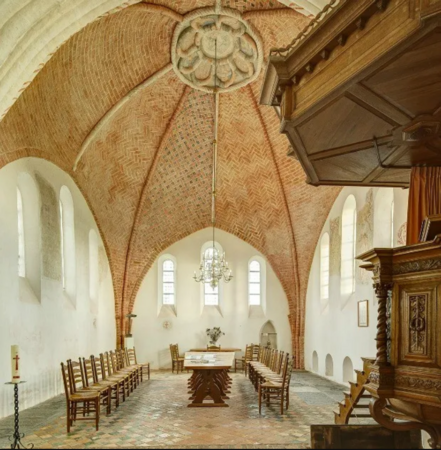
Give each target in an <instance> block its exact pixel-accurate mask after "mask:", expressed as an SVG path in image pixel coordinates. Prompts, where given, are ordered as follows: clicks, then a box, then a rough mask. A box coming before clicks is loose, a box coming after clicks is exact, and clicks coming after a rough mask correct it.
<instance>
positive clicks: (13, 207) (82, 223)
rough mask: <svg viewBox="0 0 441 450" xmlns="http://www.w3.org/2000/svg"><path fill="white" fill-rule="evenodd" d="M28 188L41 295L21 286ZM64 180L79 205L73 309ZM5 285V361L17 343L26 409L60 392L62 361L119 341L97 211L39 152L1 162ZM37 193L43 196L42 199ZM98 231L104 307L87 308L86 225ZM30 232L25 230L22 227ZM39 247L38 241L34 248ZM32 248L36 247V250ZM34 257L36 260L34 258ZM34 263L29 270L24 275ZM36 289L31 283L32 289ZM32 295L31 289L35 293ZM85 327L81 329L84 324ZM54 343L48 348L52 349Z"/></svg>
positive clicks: (0, 367)
mask: <svg viewBox="0 0 441 450" xmlns="http://www.w3.org/2000/svg"><path fill="white" fill-rule="evenodd" d="M18 186H19V187H20V189H21V191H22V192H23V203H24V210H25V211H24V224H25V228H26V226H27V225H29V224H28V223H27V222H28V220H29V219H28V217H26V213H27V212H29V211H30V210H29V208H28V211H26V193H25V192H26V190H27V189H29V191H30V194H32V196H31V198H32V201H33V202H34V206H35V208H34V209H31V211H32V215H31V216H32V217H31V220H32V221H33V223H32V226H34V225H35V217H37V218H38V217H39V220H37V226H36V227H35V229H34V230H31V231H28V233H27V234H28V235H30V234H32V233H35V234H36V233H37V232H36V231H35V230H38V229H39V230H40V239H39V240H38V241H37V242H38V244H39V247H40V248H39V252H40V255H39V257H38V255H36V256H35V258H33V259H35V261H36V263H35V264H36V267H37V269H38V261H40V277H39V279H38V277H37V278H36V280H35V282H36V283H38V282H39V283H40V295H41V301H38V302H37V301H35V299H33V298H31V292H29V291H28V290H23V289H22V286H21V283H20V277H19V276H18V272H17V255H18V246H17V187H18ZM62 186H66V187H67V188H68V189H69V191H70V193H71V197H72V202H73V205H74V208H75V219H74V220H75V223H74V227H75V247H76V248H75V254H76V260H77V268H78V269H77V273H76V308H75V309H74V308H72V307H71V306H69V303H68V302H66V301H64V299H63V296H64V292H63V288H62V283H61V270H60V266H61V258H60V252H61V249H60V234H59V229H60V223H59V211H58V208H59V196H58V193H59V192H60V191H61V188H62ZM0 192H1V193H2V195H1V196H0V209H1V211H2V215H1V217H0V228H1V230H2V233H0V248H1V249H2V258H0V286H2V289H3V290H4V289H5V288H6V287H7V289H8V295H7V296H5V295H0V311H2V314H1V315H0V342H2V344H3V345H2V346H0V360H3V361H6V360H8V359H9V358H10V346H11V345H14V344H16V345H19V347H20V357H21V363H22V366H21V369H22V370H21V376H22V377H23V379H26V380H27V382H26V384H24V385H23V387H22V388H21V389H23V391H22V400H21V402H20V407H21V408H23V409H26V408H28V407H31V406H34V405H35V404H38V403H40V402H42V401H44V400H46V399H48V398H51V397H54V396H56V395H58V394H60V393H62V392H63V387H62V383H60V382H59V381H60V362H61V361H66V360H67V359H69V358H78V356H79V355H82V356H87V355H90V354H96V353H99V352H103V351H106V350H109V349H112V348H114V347H115V341H116V332H115V302H114V296H113V284H112V278H111V277H110V276H109V274H110V270H109V262H108V260H107V257H106V256H105V252H104V251H103V244H102V242H101V239H100V237H99V232H98V228H97V225H96V223H95V220H94V218H93V215H92V213H91V211H90V209H89V207H88V205H87V203H86V201H85V199H84V197H83V196H82V194H81V192H80V190H79V189H78V188H77V186H76V185H75V183H74V181H73V180H72V179H71V177H70V176H69V175H68V174H67V173H65V172H64V171H62V170H61V169H60V168H58V167H57V166H56V165H54V164H52V163H50V162H48V161H45V160H43V159H40V158H22V159H19V160H16V161H14V162H11V163H9V164H7V165H5V166H4V167H2V168H1V169H0ZM37 200H38V201H37ZM90 230H94V232H95V233H96V236H97V241H98V244H99V254H100V255H103V256H101V257H100V261H101V263H100V264H101V265H105V270H100V273H102V277H100V291H99V296H98V302H99V314H98V315H95V314H92V313H91V311H90V295H89V280H88V279H89V271H88V267H89V264H88V259H89V232H90ZM25 232H26V229H25ZM37 248H38V247H37ZM35 252H36V253H38V251H37V249H35ZM27 259H28V260H29V252H28V255H27ZM29 263H30V264H31V261H29ZM33 269H34V265H33V264H32V267H30V269H28V270H26V276H29V273H30V272H32V270H33ZM32 290H33V289H32ZM32 295H33V294H32ZM79 330H81V331H79ZM48 349H50V351H48ZM0 378H1V379H4V380H8V379H9V378H10V368H9V367H8V366H7V364H0ZM0 398H2V399H4V402H1V403H0V418H1V417H5V416H8V415H10V414H12V412H13V401H12V396H11V390H10V389H8V388H7V387H5V386H4V385H0Z"/></svg>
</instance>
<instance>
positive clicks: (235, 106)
mask: <svg viewBox="0 0 441 450" xmlns="http://www.w3.org/2000/svg"><path fill="white" fill-rule="evenodd" d="M212 4H213V3H212V1H204V0H193V1H188V2H185V5H186V8H185V10H183V9H182V7H180V6H179V5H181V3H177V2H175V1H172V0H161V1H159V0H156V1H153V2H150V3H140V4H137V5H133V6H129V7H127V8H125V9H122V10H121V11H119V12H117V13H114V14H112V15H108V16H105V17H103V18H101V19H100V20H98V21H95V22H93V23H91V24H90V25H88V26H86V27H85V28H84V29H83V30H81V31H80V32H78V33H77V34H75V35H74V36H73V37H72V38H71V39H69V40H68V41H67V42H66V43H65V44H64V45H63V46H62V47H61V48H60V49H59V50H58V51H57V52H56V53H55V54H54V55H53V57H52V58H51V60H50V61H49V62H48V63H47V64H46V65H45V66H44V68H43V69H42V70H41V71H40V72H39V73H38V75H37V76H36V77H35V79H34V81H33V82H32V83H31V84H30V85H29V87H28V88H27V89H26V90H25V91H24V92H23V94H22V95H21V96H20V97H19V99H18V100H17V101H16V102H15V104H14V105H13V106H12V108H11V109H10V110H9V112H8V113H7V115H6V116H5V117H4V119H3V120H2V122H1V123H0V167H2V166H4V165H6V164H7V163H9V162H11V161H14V160H16V159H18V158H23V157H27V156H35V157H40V158H44V159H46V160H49V161H51V162H53V163H54V164H56V165H57V166H59V167H60V168H61V169H63V170H65V171H66V172H67V173H68V174H69V175H71V176H72V178H73V179H74V180H75V182H76V184H77V185H78V187H79V188H80V190H81V191H82V193H83V194H84V196H85V198H86V200H87V202H88V204H89V206H90V208H91V210H92V212H93V214H94V217H95V219H96V221H97V224H98V227H99V229H100V232H101V235H102V238H103V241H104V243H105V246H106V251H107V255H108V257H109V261H110V267H111V270H112V277H113V283H114V291H115V301H116V305H115V308H116V317H117V330H118V336H119V338H121V337H122V336H123V335H124V329H123V327H124V320H123V318H124V315H125V314H127V313H128V312H129V311H131V310H132V308H133V305H134V301H135V297H136V293H137V290H138V288H139V286H140V283H141V281H142V278H143V277H144V275H145V274H146V272H147V270H148V269H149V268H150V267H151V266H152V264H153V262H154V260H155V258H156V257H157V256H158V254H159V253H160V252H161V251H163V250H164V249H165V248H167V247H168V246H169V245H171V244H172V243H173V242H176V241H177V240H179V239H182V238H184V237H185V236H188V235H189V234H191V233H193V232H195V231H197V230H199V229H202V228H204V227H207V226H209V225H210V180H211V164H212V161H211V141H212V135H213V104H212V101H213V100H212V96H210V95H209V94H205V93H204V92H200V91H196V90H193V89H192V88H190V87H188V86H186V85H184V84H183V83H182V82H181V81H180V80H179V79H178V78H177V76H176V75H175V73H174V72H173V71H172V70H168V71H167V70H164V73H161V76H156V77H155V74H157V73H158V72H159V71H161V70H162V69H164V68H167V66H168V65H170V47H171V39H172V35H173V31H174V29H175V27H176V25H177V23H179V22H178V21H177V20H178V19H179V17H180V15H181V14H185V13H188V12H190V11H191V10H192V9H196V8H200V7H204V6H211V5H212ZM173 5H176V10H173V7H174V6H173ZM223 5H224V6H228V7H231V8H236V9H238V10H239V11H240V12H241V13H243V17H244V19H246V20H247V21H249V22H250V23H251V24H252V25H253V26H254V28H255V29H256V32H258V33H259V34H260V37H261V40H262V42H263V48H264V55H265V56H266V55H268V53H269V49H270V48H271V47H280V46H283V45H286V44H288V43H289V42H290V41H291V40H292V38H293V37H294V36H295V35H296V34H297V33H298V32H299V31H300V30H301V29H302V28H303V27H304V26H305V25H306V24H307V22H308V20H309V19H308V18H306V17H305V16H303V15H301V14H299V13H298V12H296V11H294V10H292V9H289V8H283V7H282V8H281V5H280V3H278V2H275V1H271V0H261V1H253V2H250V1H246V0H242V1H239V0H236V1H232V0H228V1H226V0H224V1H223ZM181 6H182V5H181ZM151 77H153V78H152V79H151V83H150V84H148V83H147V85H146V86H145V87H144V88H142V89H139V90H137V91H135V93H134V94H133V95H131V96H130V97H129V98H127V100H126V102H125V103H124V104H123V105H122V106H121V107H119V108H115V110H114V111H113V113H112V114H110V113H109V114H107V113H108V112H109V111H112V108H113V107H114V106H115V105H116V104H117V103H118V102H120V101H121V100H122V99H124V98H125V97H126V96H127V95H128V93H129V92H131V91H132V90H133V89H134V88H136V86H138V85H140V84H142V83H144V82H145V81H146V80H148V79H150V78H151ZM262 79H263V74H261V75H260V76H259V78H258V79H257V80H256V81H254V82H253V83H252V84H250V85H248V86H245V87H243V88H241V89H239V90H236V91H234V92H231V93H225V94H222V95H221V98H220V125H219V181H218V185H219V195H218V199H219V201H218V223H219V227H220V228H222V229H223V230H225V231H228V232H230V233H232V234H235V235H236V236H238V237H239V238H241V239H243V240H244V241H246V242H248V243H249V244H251V245H253V246H254V247H255V248H256V249H258V250H259V251H261V252H262V253H264V254H265V255H266V257H267V258H268V261H269V263H270V264H271V266H272V267H273V269H274V271H275V273H276V274H277V276H278V277H279V279H280V281H281V283H282V285H283V287H284V289H285V292H286V295H287V298H288V301H289V307H290V317H289V318H290V323H291V329H292V344H293V353H294V355H295V356H296V366H297V367H299V368H301V367H303V365H304V362H303V335H304V314H305V297H306V288H307V283H308V276H309V269H310V266H311V262H312V257H313V253H314V249H315V246H316V243H317V240H318V237H319V234H320V231H321V228H322V226H323V224H324V221H325V220H326V217H327V215H328V212H329V209H330V207H331V205H332V203H333V201H334V199H335V197H336V196H337V194H338V192H339V189H338V188H325V187H320V188H313V187H311V186H309V185H306V184H305V175H304V173H303V170H302V169H301V167H300V165H299V164H298V163H297V162H296V161H295V160H293V159H291V158H289V157H287V156H286V154H287V151H288V142H287V140H286V138H285V136H283V135H281V134H280V133H279V131H278V129H279V119H278V117H277V115H276V113H275V111H274V110H273V109H272V108H269V107H261V106H259V104H258V97H259V91H260V86H261V83H262ZM106 114H107V115H106ZM97 124H99V128H96V127H97ZM94 130H95V132H94ZM88 138H89V139H88ZM87 139H88V141H86V140H87ZM85 141H86V142H87V145H86V146H85V149H83V150H84V153H83V154H82V156H81V159H80V161H79V164H78V166H77V168H76V170H75V171H74V170H73V167H74V164H75V161H76V159H77V156H78V154H79V152H80V150H81V149H82V148H83V145H84V142H85Z"/></svg>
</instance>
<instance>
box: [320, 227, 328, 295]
mask: <svg viewBox="0 0 441 450" xmlns="http://www.w3.org/2000/svg"><path fill="white" fill-rule="evenodd" d="M320 298H321V299H322V300H328V299H329V234H328V233H325V234H324V235H323V236H322V240H321V243H320Z"/></svg>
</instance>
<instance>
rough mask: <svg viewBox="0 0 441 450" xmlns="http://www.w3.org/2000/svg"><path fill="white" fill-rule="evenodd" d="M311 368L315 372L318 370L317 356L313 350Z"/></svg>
mask: <svg viewBox="0 0 441 450" xmlns="http://www.w3.org/2000/svg"><path fill="white" fill-rule="evenodd" d="M312 370H313V372H315V373H318V371H319V358H318V354H317V352H316V351H315V350H314V351H313V352H312Z"/></svg>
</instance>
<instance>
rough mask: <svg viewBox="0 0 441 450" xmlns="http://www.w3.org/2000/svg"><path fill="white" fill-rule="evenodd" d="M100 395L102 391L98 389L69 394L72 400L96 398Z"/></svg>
mask: <svg viewBox="0 0 441 450" xmlns="http://www.w3.org/2000/svg"><path fill="white" fill-rule="evenodd" d="M99 396H100V393H99V392H98V391H80V392H76V393H75V394H71V395H69V400H70V401H77V400H80V401H81V400H84V399H86V400H95V399H96V398H97V397H99Z"/></svg>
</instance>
